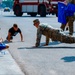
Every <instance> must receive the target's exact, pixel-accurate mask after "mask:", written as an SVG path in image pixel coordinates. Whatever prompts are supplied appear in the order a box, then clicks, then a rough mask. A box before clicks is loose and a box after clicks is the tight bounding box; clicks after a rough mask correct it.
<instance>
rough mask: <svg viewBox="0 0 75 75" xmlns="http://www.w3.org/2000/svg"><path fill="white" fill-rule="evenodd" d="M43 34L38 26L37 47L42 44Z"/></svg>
mask: <svg viewBox="0 0 75 75" xmlns="http://www.w3.org/2000/svg"><path fill="white" fill-rule="evenodd" d="M41 36H42V32H41V30H40V28H38V29H37V38H36V44H35V47H38V46H39V45H40V40H41Z"/></svg>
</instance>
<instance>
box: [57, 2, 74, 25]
mask: <svg viewBox="0 0 75 75" xmlns="http://www.w3.org/2000/svg"><path fill="white" fill-rule="evenodd" d="M74 12H75V5H74V4H71V3H68V5H65V4H64V3H61V2H58V22H60V23H62V24H66V23H67V21H66V17H67V16H73V15H74Z"/></svg>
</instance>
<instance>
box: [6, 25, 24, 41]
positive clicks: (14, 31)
mask: <svg viewBox="0 0 75 75" xmlns="http://www.w3.org/2000/svg"><path fill="white" fill-rule="evenodd" d="M18 33H19V34H20V37H21V41H22V42H23V35H22V32H21V30H20V28H18V25H17V24H13V27H11V28H10V29H9V31H8V35H7V38H6V39H7V40H8V42H10V41H11V40H12V39H13V36H16V35H17V34H18Z"/></svg>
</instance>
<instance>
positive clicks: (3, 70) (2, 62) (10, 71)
mask: <svg viewBox="0 0 75 75" xmlns="http://www.w3.org/2000/svg"><path fill="white" fill-rule="evenodd" d="M0 75H24V74H23V72H22V71H21V70H20V68H19V66H18V64H17V63H16V62H15V60H14V59H13V58H12V56H11V55H10V53H9V51H8V50H3V51H2V52H0Z"/></svg>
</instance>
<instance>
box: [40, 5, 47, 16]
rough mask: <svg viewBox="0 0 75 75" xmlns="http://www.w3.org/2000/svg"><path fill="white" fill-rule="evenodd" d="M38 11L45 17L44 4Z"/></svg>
mask: <svg viewBox="0 0 75 75" xmlns="http://www.w3.org/2000/svg"><path fill="white" fill-rule="evenodd" d="M39 13H40V16H41V17H46V9H45V7H44V6H41V7H40V10H39Z"/></svg>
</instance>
